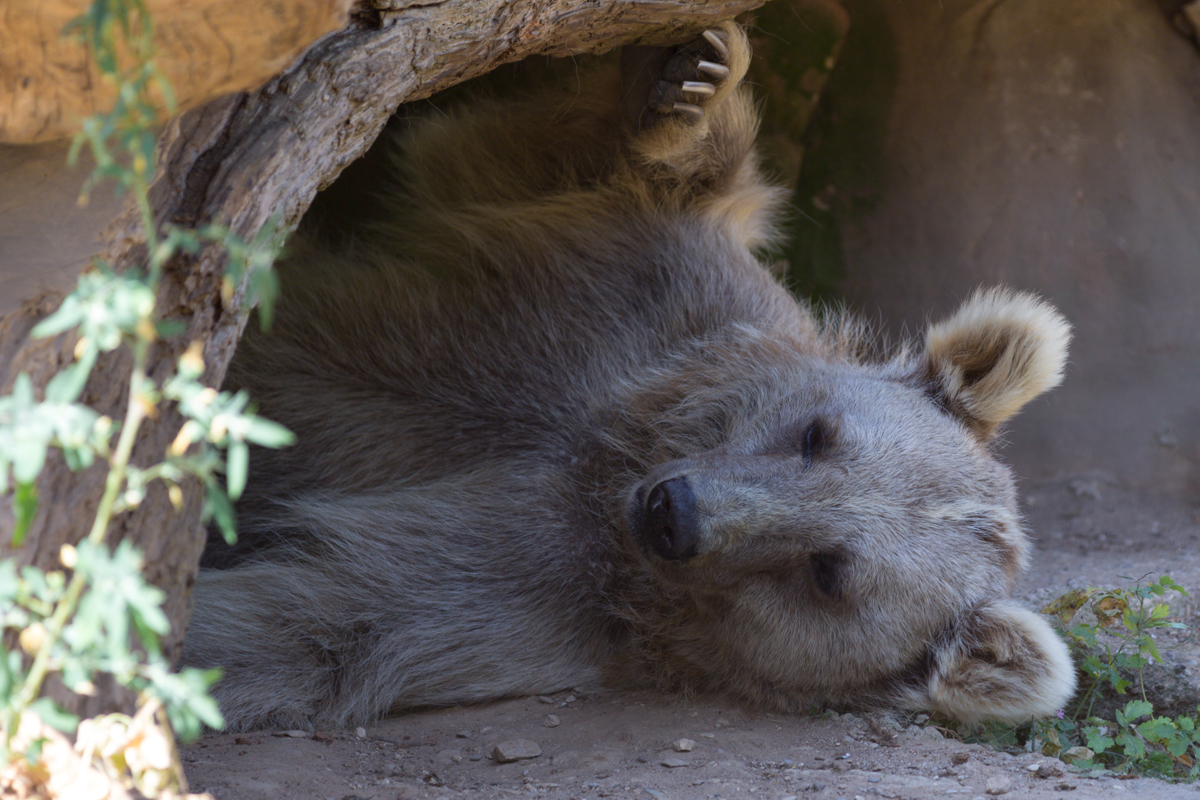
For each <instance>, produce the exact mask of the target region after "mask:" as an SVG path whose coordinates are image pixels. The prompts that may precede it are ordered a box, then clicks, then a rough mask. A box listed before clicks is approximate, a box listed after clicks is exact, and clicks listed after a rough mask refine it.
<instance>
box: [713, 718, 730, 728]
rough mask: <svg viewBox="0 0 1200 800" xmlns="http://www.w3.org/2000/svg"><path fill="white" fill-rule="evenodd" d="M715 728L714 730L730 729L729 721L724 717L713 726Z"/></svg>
mask: <svg viewBox="0 0 1200 800" xmlns="http://www.w3.org/2000/svg"><path fill="white" fill-rule="evenodd" d="M713 727H714V728H728V727H729V720H727V719H725V718H723V717H722V718H721V719H718V720H717V721H716V723H715V724H714V725H713Z"/></svg>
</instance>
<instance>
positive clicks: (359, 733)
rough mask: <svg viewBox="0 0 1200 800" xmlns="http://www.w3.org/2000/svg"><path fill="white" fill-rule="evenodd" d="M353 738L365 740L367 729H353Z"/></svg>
mask: <svg viewBox="0 0 1200 800" xmlns="http://www.w3.org/2000/svg"><path fill="white" fill-rule="evenodd" d="M354 737H355V738H356V739H365V738H367V729H366V728H355V729H354Z"/></svg>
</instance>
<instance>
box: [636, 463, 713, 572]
mask: <svg viewBox="0 0 1200 800" xmlns="http://www.w3.org/2000/svg"><path fill="white" fill-rule="evenodd" d="M644 520H645V521H644V523H643V527H642V537H643V541H644V542H645V543H646V544H647V545H648V546H649V548H650V549H651V550H652V551H654V553H655V554H656V555H657V556H658V557H659V558H663V559H666V560H668V561H682V560H684V559H688V558H691V557H692V556H694V555H696V546H697V544H699V541H700V530H699V525H698V524H697V523H698V520H697V516H696V496H695V495H694V494H693V493H692V487H691V484H689V483H688V479H687V478H686V477H680V478H671V479H670V480H667V481H663V482H662V483H660V484H658V485H657V486H655V487H654V488H653V489H651V490H650V491H649V493H647V495H646V515H645V517H644Z"/></svg>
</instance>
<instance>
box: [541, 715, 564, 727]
mask: <svg viewBox="0 0 1200 800" xmlns="http://www.w3.org/2000/svg"><path fill="white" fill-rule="evenodd" d="M542 724H543V725H545V726H546V727H547V728H557V727H558V726H559V725H561V724H562V720H560V719H559V718H558V717H557V716H556V715H554V714H547V715H546V719H545V720H544V721H543V722H542Z"/></svg>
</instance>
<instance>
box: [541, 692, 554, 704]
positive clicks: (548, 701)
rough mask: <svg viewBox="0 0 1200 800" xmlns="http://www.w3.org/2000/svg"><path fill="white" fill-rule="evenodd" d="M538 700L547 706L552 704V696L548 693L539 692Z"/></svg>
mask: <svg viewBox="0 0 1200 800" xmlns="http://www.w3.org/2000/svg"><path fill="white" fill-rule="evenodd" d="M538 702H539V703H545V704H546V705H548V706H552V705H554V698H553V697H550V696H549V695H544V694H539V695H538Z"/></svg>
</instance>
